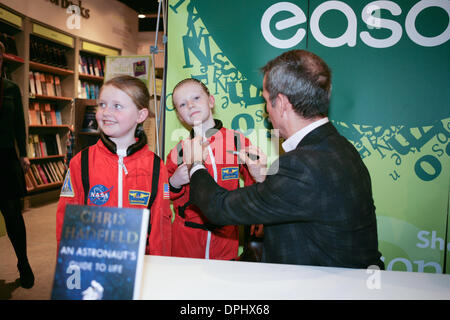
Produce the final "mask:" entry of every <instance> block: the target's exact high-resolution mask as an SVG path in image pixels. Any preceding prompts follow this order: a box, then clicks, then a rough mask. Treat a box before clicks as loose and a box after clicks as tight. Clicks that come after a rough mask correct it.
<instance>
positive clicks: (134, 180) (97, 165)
mask: <svg viewBox="0 0 450 320" xmlns="http://www.w3.org/2000/svg"><path fill="white" fill-rule="evenodd" d="M149 100H150V95H149V93H148V89H147V87H146V86H145V84H144V83H143V82H142V81H141V80H139V79H137V78H134V77H130V76H119V77H116V78H113V79H111V80H109V81H107V82H106V83H105V84H104V85H103V86H102V88H101V90H100V95H99V99H98V109H97V113H96V120H97V123H98V126H99V128H100V139H99V140H98V142H97V143H96V144H95V145H93V146H91V147H89V149H88V150H89V151H88V157H87V159H88V165H87V168H88V170H87V172H88V173H86V170H85V169H82V162H83V160H82V158H83V156H82V153H83V151H81V152H79V153H78V154H77V155H75V156H74V158H73V159H72V160H71V161H70V165H69V170H68V172H67V174H66V178H65V180H64V184H63V187H62V189H61V195H60V200H59V203H58V209H57V215H56V237H57V241H58V248H59V242H60V239H61V229H62V225H63V220H64V212H65V208H66V205H67V204H79V205H83V204H86V205H91V206H105V207H119V208H121V207H126V208H147V207H148V205H149V202H150V201H153V202H152V203H151V207H150V208H149V209H150V225H151V229H150V230H151V232H150V239H149V241H148V242H147V243H148V245H147V247H146V254H153V255H166V256H170V254H171V219H172V211H171V209H170V200H169V190H168V189H169V187H168V181H167V178H168V176H167V169H166V167H165V165H164V163H163V161H162V160H161V159H160V158H159V157H158V156H156V155H155V154H154V153H153V152H152V151H150V149H149V147H148V145H147V137H146V135H145V132H144V131H143V129H142V123H143V122H144V120H145V119H146V118H147V117H148V115H149V109H148V105H149ZM85 152H86V151H85ZM154 161H156V162H155V164H154ZM154 165H155V167H154ZM158 169H159V174H158V175H159V178H158V181H157V184H158V185H157V189H156V187H154V189H153V190H157V193H156V197H154V199H152V194H151V193H152V180H153V175H154V174H155V172H154V171H158ZM82 171H83V173H82ZM83 174H84V175H88V176H89V177H88V181H89V191H88V192H87V194H85V191H84V187H83V179H82V175H83ZM155 181H156V178H155Z"/></svg>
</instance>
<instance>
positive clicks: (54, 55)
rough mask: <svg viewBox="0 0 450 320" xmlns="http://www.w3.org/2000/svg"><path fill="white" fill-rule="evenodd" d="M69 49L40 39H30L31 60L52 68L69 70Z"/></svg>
mask: <svg viewBox="0 0 450 320" xmlns="http://www.w3.org/2000/svg"><path fill="white" fill-rule="evenodd" d="M66 51H67V49H66V48H65V47H63V46H59V45H57V44H55V43H53V42H50V41H46V40H44V39H41V38H38V37H31V38H30V60H31V61H34V62H38V63H43V64H47V65H50V66H54V67H58V68H63V69H69V67H68V64H67V57H66Z"/></svg>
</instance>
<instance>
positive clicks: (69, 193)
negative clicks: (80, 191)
mask: <svg viewBox="0 0 450 320" xmlns="http://www.w3.org/2000/svg"><path fill="white" fill-rule="evenodd" d="M59 196H60V197H69V198H73V197H75V192H74V191H73V186H72V179H71V178H70V169H68V170H67V173H66V177H65V178H64V183H63V185H62V188H61V194H60V195H59Z"/></svg>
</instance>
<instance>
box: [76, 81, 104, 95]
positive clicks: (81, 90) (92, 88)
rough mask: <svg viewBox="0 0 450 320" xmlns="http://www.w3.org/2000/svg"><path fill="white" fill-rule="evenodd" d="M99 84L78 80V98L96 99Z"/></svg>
mask: <svg viewBox="0 0 450 320" xmlns="http://www.w3.org/2000/svg"><path fill="white" fill-rule="evenodd" d="M99 91H100V85H98V84H96V83H90V82H86V81H81V80H78V98H80V99H98V93H99Z"/></svg>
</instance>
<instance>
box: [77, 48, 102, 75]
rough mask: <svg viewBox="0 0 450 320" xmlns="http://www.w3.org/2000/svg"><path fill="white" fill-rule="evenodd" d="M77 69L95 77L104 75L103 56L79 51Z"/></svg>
mask: <svg viewBox="0 0 450 320" xmlns="http://www.w3.org/2000/svg"><path fill="white" fill-rule="evenodd" d="M78 71H79V72H80V73H81V74H86V75H90V76H96V77H104V76H105V58H102V57H98V56H94V55H88V54H86V53H80V61H79V64H78Z"/></svg>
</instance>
